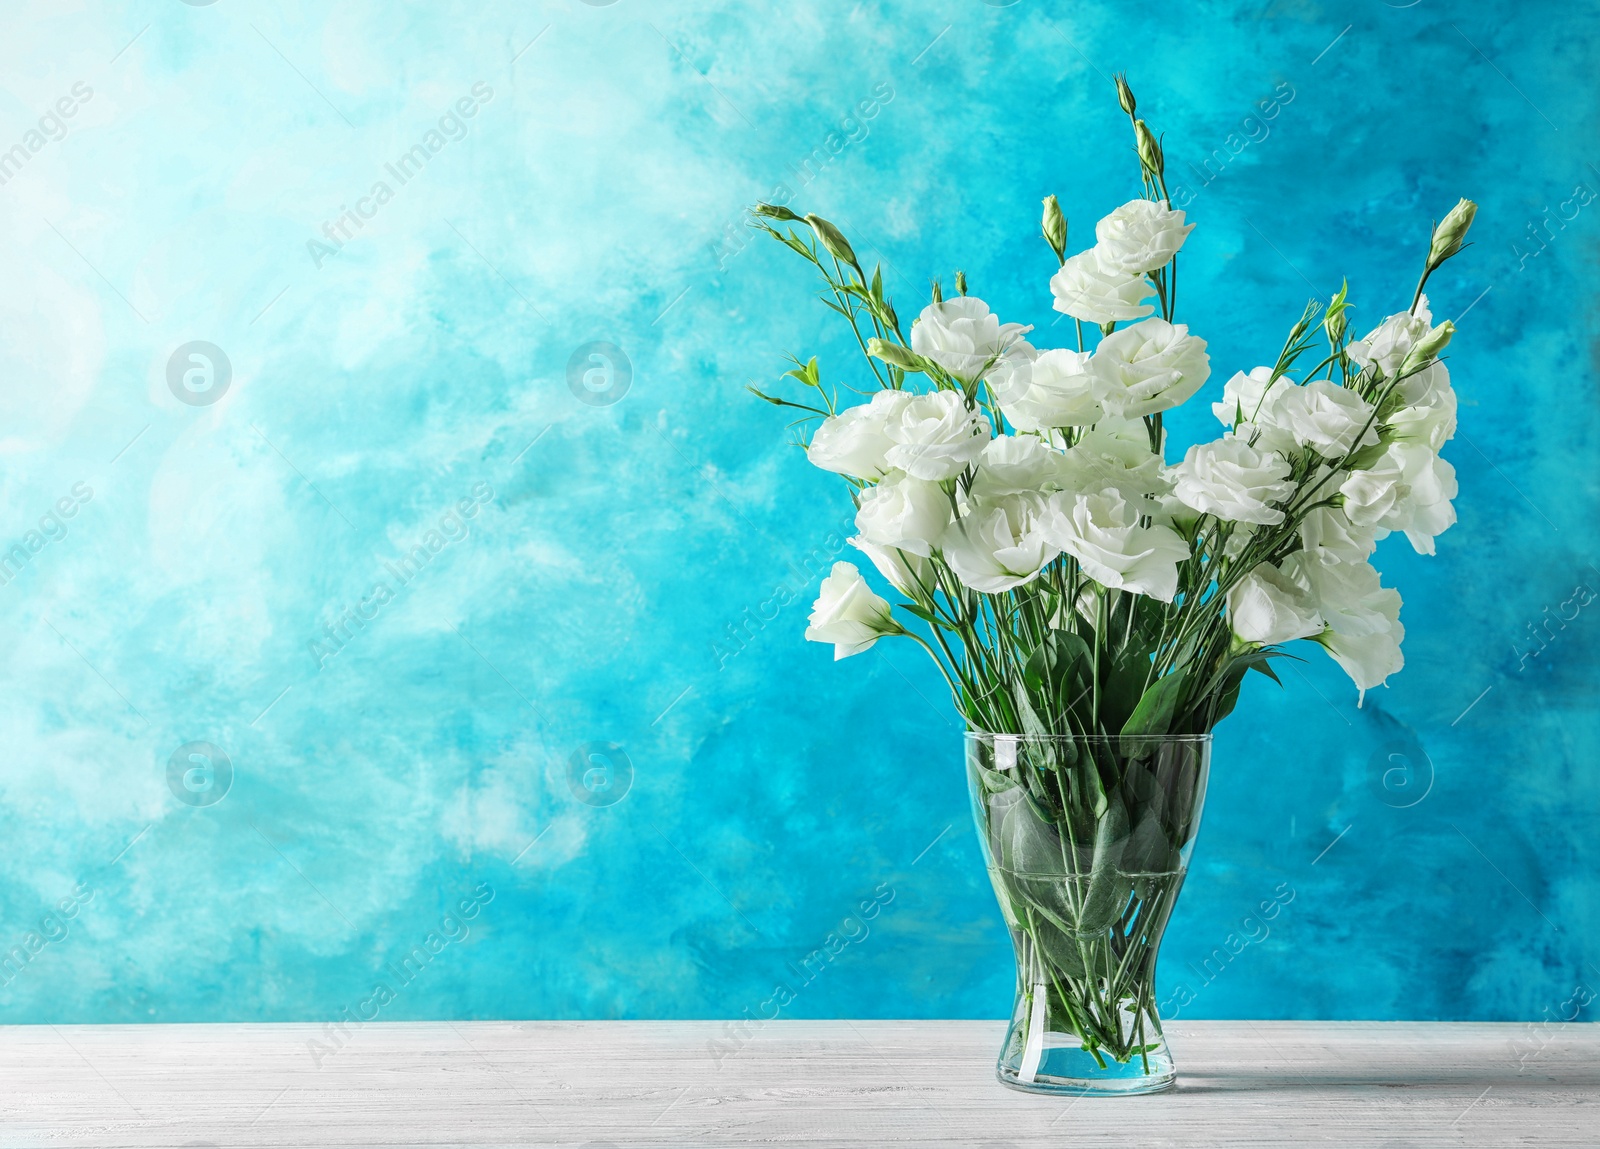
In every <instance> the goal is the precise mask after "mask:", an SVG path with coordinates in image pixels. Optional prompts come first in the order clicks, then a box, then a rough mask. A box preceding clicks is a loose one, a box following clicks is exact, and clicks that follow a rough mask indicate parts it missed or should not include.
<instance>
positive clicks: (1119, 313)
mask: <svg viewBox="0 0 1600 1149" xmlns="http://www.w3.org/2000/svg"><path fill="white" fill-rule="evenodd" d="M1155 292H1156V289H1155V285H1154V284H1152V283H1151V282H1150V281H1149V280H1148V279H1146V278H1145V277H1144V276H1142V275H1129V274H1127V273H1126V272H1122V271H1115V270H1111V269H1108V268H1104V267H1101V266H1100V260H1099V258H1098V257H1097V256H1096V254H1095V249H1094V248H1092V247H1091V248H1090V249H1089V250H1088V251H1081V252H1079V253H1078V254H1077V255H1075V256H1073V257H1072V258H1071V259H1069V260H1067V262H1066V263H1064V264H1062V265H1061V270H1060V271H1058V272H1056V273H1055V274H1054V275H1052V276H1051V277H1050V294H1051V295H1053V296H1055V304H1054V306H1055V309H1056V310H1057V311H1060V312H1064V313H1065V314H1067V315H1070V316H1072V318H1074V319H1081V320H1083V321H1084V322H1085V323H1093V324H1096V325H1100V324H1105V323H1123V322H1126V321H1127V320H1129V319H1143V318H1144V317H1145V316H1146V315H1149V314H1150V313H1152V312H1153V311H1155V307H1154V306H1152V305H1151V304H1148V303H1146V302H1144V301H1145V300H1146V299H1148V298H1150V296H1152V295H1154V294H1155Z"/></svg>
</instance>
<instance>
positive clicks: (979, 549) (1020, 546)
mask: <svg viewBox="0 0 1600 1149" xmlns="http://www.w3.org/2000/svg"><path fill="white" fill-rule="evenodd" d="M940 553H941V554H942V555H943V556H944V561H945V563H946V565H948V566H949V567H950V569H951V570H952V571H954V572H955V574H956V577H957V578H959V579H960V580H961V581H962V582H963V583H964V584H965V585H967V586H969V587H971V588H972V589H973V590H977V591H983V592H984V593H986V594H999V593H1001V592H1002V591H1008V590H1010V589H1011V588H1012V587H1016V586H1021V585H1022V584H1023V583H1025V582H1029V581H1030V580H1032V579H1033V578H1034V576H1035V575H1037V574H1038V573H1039V570H1040V568H1041V567H1043V566H1044V565H1045V564H1046V563H1048V562H1050V561H1051V560H1052V559H1054V558H1055V557H1056V556H1057V555H1058V554H1060V553H1061V552H1060V550H1059V549H1058V548H1057V547H1055V546H1054V545H1052V544H1051V542H1050V540H1049V539H1048V538H1046V536H1045V533H1044V532H1043V531H1042V530H1041V529H1040V525H1039V522H1038V518H1037V516H1036V515H1035V514H1034V511H1033V508H1032V506H1031V505H1030V504H1029V503H1028V502H1027V501H1024V500H1006V501H1005V502H1003V503H999V504H996V505H993V506H985V505H982V504H980V505H977V506H974V507H973V508H972V509H971V511H970V512H969V513H968V514H967V515H965V516H963V517H962V518H959V519H957V520H956V521H955V522H953V523H951V524H950V529H949V531H947V532H946V533H945V537H944V542H943V544H942V546H941V548H940Z"/></svg>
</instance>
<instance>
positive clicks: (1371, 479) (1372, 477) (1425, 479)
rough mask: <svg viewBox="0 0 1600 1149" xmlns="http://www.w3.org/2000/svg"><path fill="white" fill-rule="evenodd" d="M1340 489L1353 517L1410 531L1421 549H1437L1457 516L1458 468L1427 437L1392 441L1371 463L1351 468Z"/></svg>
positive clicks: (1426, 551) (1425, 551)
mask: <svg viewBox="0 0 1600 1149" xmlns="http://www.w3.org/2000/svg"><path fill="white" fill-rule="evenodd" d="M1339 492H1340V493H1341V494H1342V495H1344V512H1345V514H1346V515H1348V516H1349V518H1350V521H1351V522H1353V523H1356V524H1359V525H1361V526H1369V527H1376V528H1379V529H1381V530H1383V531H1384V532H1385V533H1387V532H1388V531H1404V532H1405V533H1406V538H1407V539H1409V540H1410V541H1411V546H1412V548H1413V549H1414V550H1415V551H1416V552H1417V553H1418V554H1421V555H1431V554H1433V553H1434V544H1433V539H1434V536H1435V535H1440V534H1443V533H1444V532H1445V531H1446V530H1447V529H1448V528H1449V527H1450V526H1451V525H1453V524H1454V523H1455V521H1456V512H1455V507H1454V506H1452V505H1451V502H1450V500H1452V499H1454V498H1455V497H1456V495H1457V493H1458V487H1457V484H1456V471H1455V468H1454V467H1452V466H1451V465H1450V464H1449V463H1448V462H1446V461H1445V460H1444V459H1441V458H1440V457H1439V456H1438V455H1436V454H1435V453H1434V452H1433V450H1432V449H1431V448H1429V447H1428V446H1426V445H1425V444H1422V443H1408V442H1395V443H1390V444H1389V446H1388V447H1387V448H1386V449H1385V450H1384V452H1383V454H1382V455H1381V456H1380V457H1379V458H1378V459H1377V460H1376V461H1375V462H1374V463H1373V464H1372V465H1371V466H1370V467H1368V468H1366V469H1364V470H1360V471H1352V472H1350V476H1349V477H1348V478H1347V479H1345V481H1344V483H1343V484H1342V485H1341V486H1340V487H1339Z"/></svg>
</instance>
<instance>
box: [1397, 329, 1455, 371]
mask: <svg viewBox="0 0 1600 1149" xmlns="http://www.w3.org/2000/svg"><path fill="white" fill-rule="evenodd" d="M1455 333H1456V325H1455V324H1454V323H1451V322H1450V321H1449V320H1448V319H1446V320H1445V321H1444V322H1443V323H1441V324H1439V326H1437V327H1435V328H1434V329H1433V330H1432V331H1430V332H1428V333H1427V334H1426V335H1424V336H1423V337H1422V338H1421V339H1419V340H1417V341H1416V342H1415V343H1414V344H1412V345H1411V350H1410V351H1408V352H1407V353H1406V358H1405V362H1404V363H1402V364H1401V365H1400V374H1401V375H1408V374H1410V373H1411V372H1412V371H1419V370H1421V369H1422V368H1423V367H1425V366H1427V365H1428V363H1429V362H1431V361H1432V360H1434V359H1436V358H1438V355H1439V352H1441V351H1443V350H1444V349H1445V347H1446V346H1447V345H1448V344H1449V342H1450V337H1451V336H1452V335H1454V334H1455Z"/></svg>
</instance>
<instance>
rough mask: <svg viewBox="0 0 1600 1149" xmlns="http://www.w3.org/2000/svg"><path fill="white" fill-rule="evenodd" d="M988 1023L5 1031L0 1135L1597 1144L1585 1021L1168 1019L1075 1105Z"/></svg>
mask: <svg viewBox="0 0 1600 1149" xmlns="http://www.w3.org/2000/svg"><path fill="white" fill-rule="evenodd" d="M1001 1029H1002V1027H1001V1024H1000V1023H998V1022H973V1021H790V1022H774V1023H770V1024H767V1025H764V1026H762V1027H761V1028H760V1029H759V1030H756V1031H755V1032H753V1033H751V1034H750V1035H749V1036H748V1040H747V1041H746V1042H745V1043H744V1045H743V1047H742V1048H739V1049H738V1050H737V1051H736V1052H727V1051H726V1050H725V1051H724V1055H723V1056H721V1057H720V1059H719V1058H718V1057H716V1056H714V1054H713V1052H712V1050H711V1043H712V1042H713V1041H717V1040H723V1041H724V1042H726V1038H727V1031H726V1027H725V1026H724V1025H722V1024H721V1023H716V1022H583V1023H547V1022H524V1023H517V1022H472V1023H468V1022H456V1023H448V1022H436V1023H425V1024H409V1023H408V1024H372V1025H365V1026H362V1027H360V1028H359V1029H352V1030H350V1031H349V1033H348V1036H347V1037H345V1038H344V1039H343V1045H342V1046H341V1047H338V1048H335V1047H334V1046H333V1043H332V1042H331V1041H330V1040H329V1038H330V1035H329V1031H328V1030H327V1029H326V1028H325V1027H322V1026H312V1025H151V1026H11V1027H4V1028H0V1067H3V1072H4V1077H3V1080H4V1089H3V1090H0V1144H3V1145H5V1146H27V1147H35V1146H38V1147H44V1146H50V1147H52V1149H55V1147H76V1146H85V1147H91V1146H92V1147H93V1149H112V1147H120V1146H129V1147H135V1146H137V1147H148V1146H162V1147H167V1146H184V1145H208V1144H209V1145H215V1146H218V1147H219V1149H233V1147H252V1146H273V1147H280V1146H292V1147H299V1146H305V1147H311V1146H315V1147H316V1149H329V1147H331V1146H424V1145H425V1146H502V1145H524V1146H592V1147H594V1149H600V1147H602V1146H607V1145H609V1146H616V1147H618V1149H627V1147H630V1146H665V1145H672V1146H718V1145H779V1146H816V1147H821V1146H826V1147H828V1149H836V1147H846V1146H868V1145H870V1146H883V1145H895V1146H924V1145H926V1146H951V1147H954V1146H960V1147H962V1149H975V1147H986V1149H1007V1147H1016V1149H1022V1147H1024V1146H1034V1145H1067V1144H1071V1145H1112V1144H1118V1145H1135V1146H1138V1147H1139V1149H1160V1147H1164V1146H1182V1147H1183V1149H1194V1147H1197V1146H1213V1145H1214V1146H1230V1147H1232V1146H1255V1145H1260V1146H1283V1145H1288V1144H1294V1143H1302V1142H1304V1143H1320V1144H1332V1145H1361V1146H1380V1147H1389V1146H1427V1145H1449V1146H1478V1145H1482V1146H1495V1147H1497V1149H1498V1147H1503V1146H1510V1145H1541V1146H1549V1145H1575V1146H1576V1145H1582V1146H1594V1145H1597V1144H1600V1030H1596V1029H1595V1027H1594V1026H1592V1025H1588V1024H1569V1025H1566V1026H1562V1027H1557V1026H1548V1027H1546V1029H1545V1030H1544V1032H1543V1034H1542V1036H1541V1037H1540V1038H1539V1041H1542V1042H1543V1044H1542V1045H1538V1044H1537V1043H1536V1042H1534V1041H1530V1040H1528V1035H1529V1031H1530V1027H1528V1026H1517V1025H1485V1024H1465V1023H1448V1024H1413V1023H1365V1022H1335V1023H1328V1022H1252V1021H1213V1022H1188V1023H1175V1024H1173V1025H1172V1026H1171V1027H1170V1028H1169V1030H1168V1034H1169V1037H1170V1039H1171V1042H1172V1046H1173V1050H1174V1053H1175V1055H1176V1056H1177V1059H1178V1066H1179V1071H1180V1073H1181V1075H1182V1077H1181V1084H1180V1087H1179V1089H1178V1090H1177V1091H1176V1092H1173V1093H1167V1094H1160V1095H1155V1096H1151V1097H1133V1098H1116V1099H1103V1098H1081V1099H1076V1100H1073V1099H1061V1100H1058V1099H1054V1098H1046V1097H1036V1096H1031V1095H1025V1094H1021V1093H1016V1092H1013V1091H1011V1090H1007V1089H1005V1088H1003V1087H1001V1086H1000V1085H998V1084H997V1083H996V1082H995V1080H994V1057H995V1054H996V1052H997V1048H998V1043H999V1041H1000V1036H1001ZM1519 1041H1520V1044H1518V1045H1513V1042H1519ZM313 1043H318V1044H320V1045H321V1046H322V1048H320V1049H319V1048H317V1047H316V1046H314V1045H313ZM729 1044H731V1043H729ZM1535 1050H1537V1051H1536V1052H1535Z"/></svg>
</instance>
